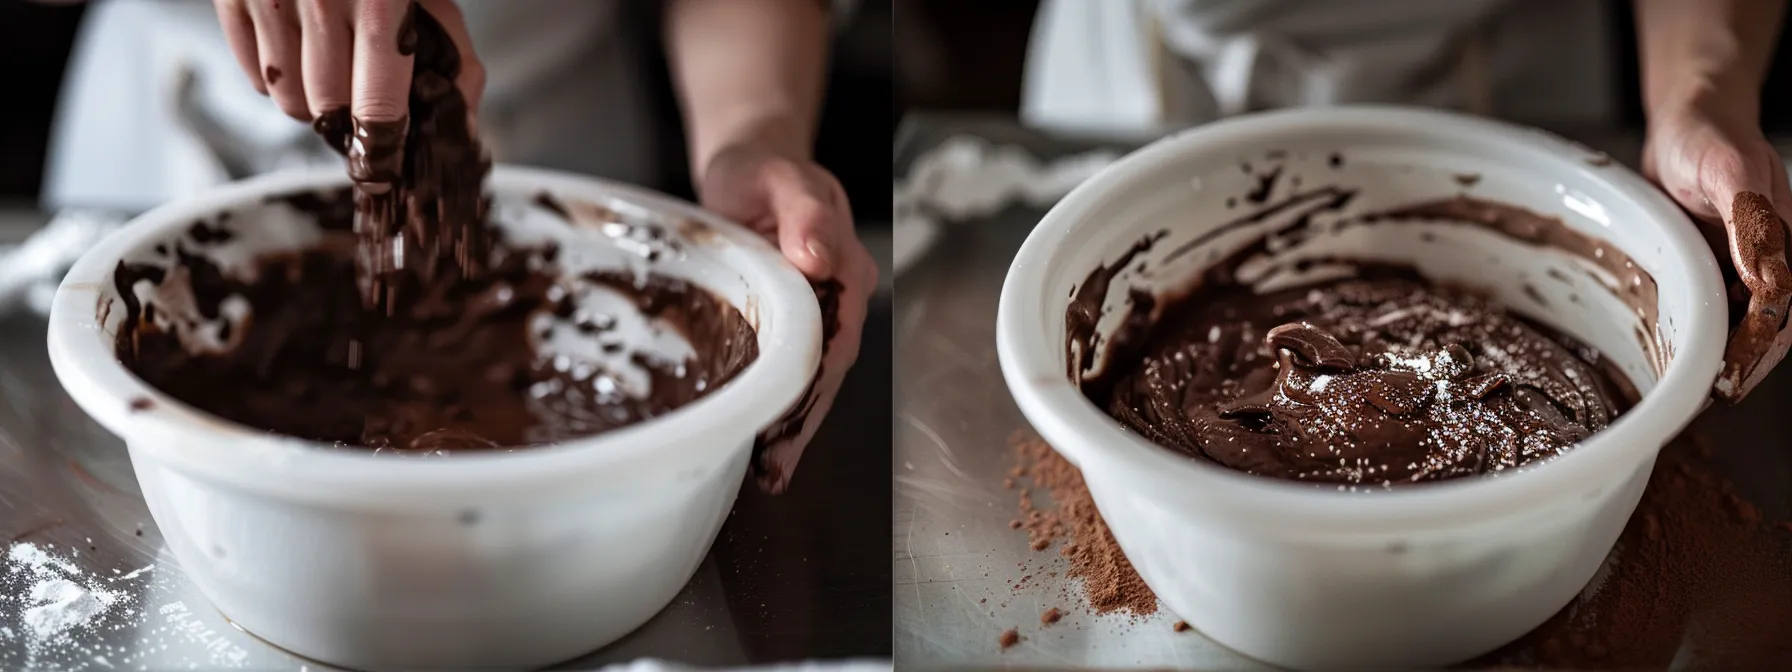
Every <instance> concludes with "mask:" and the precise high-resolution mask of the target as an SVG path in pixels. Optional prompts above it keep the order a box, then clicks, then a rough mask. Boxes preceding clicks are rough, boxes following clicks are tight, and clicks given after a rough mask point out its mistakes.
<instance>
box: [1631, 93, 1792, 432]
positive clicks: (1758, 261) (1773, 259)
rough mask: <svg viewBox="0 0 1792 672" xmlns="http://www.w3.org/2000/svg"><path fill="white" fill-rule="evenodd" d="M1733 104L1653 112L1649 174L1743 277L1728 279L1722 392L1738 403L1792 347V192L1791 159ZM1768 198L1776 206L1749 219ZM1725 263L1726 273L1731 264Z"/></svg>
mask: <svg viewBox="0 0 1792 672" xmlns="http://www.w3.org/2000/svg"><path fill="white" fill-rule="evenodd" d="M1732 107H1733V108H1734V109H1729V108H1726V107H1725V106H1723V105H1719V104H1716V103H1710V102H1694V103H1690V104H1684V105H1671V106H1667V109H1666V110H1665V111H1661V112H1658V113H1656V114H1652V115H1650V121H1649V131H1648V138H1647V141H1646V142H1645V144H1644V149H1643V172H1644V174H1645V175H1647V176H1648V177H1649V178H1650V179H1652V180H1655V181H1656V182H1658V183H1660V184H1661V186H1662V188H1663V189H1666V190H1667V192H1668V194H1670V195H1671V196H1673V198H1674V200H1675V201H1678V202H1679V203H1680V206H1681V207H1683V208H1685V209H1686V211H1687V212H1689V213H1691V214H1692V215H1693V216H1694V217H1696V218H1698V219H1699V220H1700V221H1701V224H1702V225H1703V228H1705V229H1706V233H1707V236H1706V237H1707V239H1711V240H1712V242H1713V243H1714V244H1713V251H1714V252H1716V253H1717V254H1718V260H1719V261H1720V262H1722V261H1723V260H1725V259H1728V260H1729V261H1730V262H1731V263H1732V264H1733V265H1734V269H1733V270H1734V272H1735V276H1734V277H1733V278H1731V279H1732V280H1736V281H1739V282H1735V283H1732V286H1731V295H1730V298H1731V307H1730V310H1731V316H1730V324H1731V325H1732V331H1731V338H1730V343H1729V346H1728V348H1727V349H1726V350H1725V353H1724V368H1723V370H1722V372H1721V373H1720V374H1719V377H1718V381H1717V393H1718V396H1719V397H1720V398H1722V399H1724V400H1725V401H1730V402H1735V401H1740V400H1741V399H1742V398H1743V397H1744V396H1746V395H1747V394H1748V392H1749V391H1750V390H1752V389H1754V386H1755V385H1757V384H1759V383H1760V382H1761V379H1762V378H1765V377H1766V376H1767V374H1768V372H1770V371H1772V370H1773V367H1774V366H1775V365H1777V364H1779V362H1780V360H1781V359H1783V358H1784V357H1785V356H1786V351H1787V348H1788V347H1789V346H1792V329H1788V328H1787V322H1786V314H1787V308H1788V303H1789V302H1792V269H1788V267H1787V259H1786V254H1785V237H1786V231H1785V222H1784V215H1786V214H1788V213H1792V189H1788V187H1787V182H1786V165H1785V162H1784V161H1783V160H1781V158H1780V156H1779V153H1778V152H1776V151H1774V149H1773V147H1772V146H1771V145H1769V144H1768V143H1767V139H1766V138H1765V137H1764V136H1763V135H1762V134H1761V127H1760V124H1759V122H1758V120H1757V119H1756V116H1755V112H1754V111H1753V109H1752V108H1744V107H1741V106H1732ZM1751 203H1752V204H1754V206H1755V207H1754V208H1751V207H1750V204H1751ZM1762 205H1767V206H1770V207H1771V210H1772V212H1771V213H1760V214H1758V215H1757V216H1754V217H1751V216H1750V214H1751V212H1753V211H1756V210H1759V209H1760V206H1762ZM1761 215H1768V216H1761ZM1720 227H1721V228H1720ZM1724 241H1727V245H1726V244H1724ZM1725 270H1726V276H1728V275H1729V273H1728V271H1730V270H1732V269H1729V268H1726V269H1725Z"/></svg>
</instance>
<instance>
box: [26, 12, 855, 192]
mask: <svg viewBox="0 0 1792 672" xmlns="http://www.w3.org/2000/svg"><path fill="white" fill-rule="evenodd" d="M459 4H460V7H461V9H462V12H463V13H464V14H465V16H466V19H467V27H468V30H469V31H470V33H471V34H472V39H473V45H474V49H475V50H477V51H478V53H479V57H480V59H481V61H482V62H483V63H484V64H485V67H486V73H487V74H486V92H485V97H484V99H483V102H482V106H481V109H480V126H481V129H480V131H481V133H482V134H483V136H482V137H483V139H484V140H485V142H486V144H487V145H488V147H489V148H490V149H491V150H492V156H493V158H494V159H495V160H496V161H499V162H503V163H520V164H527V165H535V166H544V167H549V168H558V169H561V170H569V171H573V172H579V173H587V174H592V175H598V176H602V177H607V178H611V179H616V180H622V181H627V182H637V183H640V182H647V181H649V180H651V179H653V178H655V177H657V176H658V175H660V169H661V167H662V166H661V164H660V163H659V160H660V157H663V156H665V155H666V152H667V151H679V150H678V149H677V148H670V149H668V148H661V147H656V146H655V145H654V139H655V138H656V137H658V134H657V132H658V130H659V129H658V127H656V126H655V124H656V123H673V122H674V120H672V119H655V118H653V115H652V114H651V112H650V109H649V108H648V101H647V97H646V96H645V95H644V93H645V90H646V85H647V81H648V79H647V74H646V73H644V72H643V70H642V68H641V67H639V64H637V63H633V62H631V60H630V59H631V54H633V53H635V52H634V50H633V49H632V46H634V45H631V44H630V43H629V42H628V40H629V38H630V37H631V36H629V35H627V34H625V33H623V31H621V30H619V28H620V26H619V25H618V24H619V18H620V17H619V14H620V11H621V7H622V2H621V0H459ZM854 4H855V3H854V2H852V1H851V0H834V2H833V5H834V9H835V12H834V15H835V22H836V23H835V25H840V22H841V21H842V20H844V17H846V16H848V15H849V14H850V12H851V10H852V7H853V5H854ZM293 76H297V73H296V72H295V73H294V75H293ZM187 82H190V86H187V87H183V83H187ZM322 162H330V163H338V164H339V162H340V158H337V157H335V156H334V155H332V154H330V153H329V152H328V151H327V150H325V149H324V147H323V143H322V142H320V141H319V140H317V138H316V137H315V135H314V134H313V133H311V131H310V129H309V128H308V127H306V125H304V124H300V123H297V122H294V121H293V120H292V119H290V118H288V117H286V116H285V115H284V114H282V113H281V112H280V110H279V108H277V107H276V106H275V105H274V103H273V101H272V100H270V99H268V98H266V97H264V96H262V95H261V94H258V93H256V92H255V90H254V88H252V87H251V85H250V83H249V82H248V81H247V78H246V77H245V76H244V74H243V73H242V71H241V69H240V68H239V67H238V66H237V63H236V60H235V58H234V57H233V56H232V55H231V54H230V50H229V47H228V45H227V44H226V42H225V39H224V34H223V31H222V30H221V29H219V27H218V21H217V15H216V13H215V12H214V10H213V9H212V3H211V2H210V1H209V0H94V2H93V4H92V6H91V7H90V9H89V13H88V17H87V19H86V20H85V23H84V25H83V26H82V28H81V33H80V36H79V37H78V38H77V41H76V44H75V55H74V57H73V58H72V59H71V61H70V64H69V74H68V78H67V80H66V83H65V84H64V87H63V92H62V98H61V100H60V102H59V105H58V106H57V118H56V122H55V126H54V128H53V130H52V134H51V141H50V160H49V164H48V166H47V168H46V174H45V180H44V182H45V186H44V191H43V194H42V198H43V202H44V205H45V206H46V207H48V208H52V209H61V208H65V207H85V208H106V209H112V210H117V211H122V212H139V211H142V210H145V209H147V208H150V207H154V206H155V205H158V204H160V203H163V202H165V201H168V200H171V199H175V198H180V197H183V196H188V195H192V194H195V193H200V192H203V191H204V190H206V189H208V188H210V187H212V186H215V185H217V184H220V183H222V182H225V181H228V180H229V179H232V178H233V177H241V176H243V175H244V174H253V173H260V172H265V171H268V170H273V169H277V168H282V167H288V166H292V165H303V164H312V163H322Z"/></svg>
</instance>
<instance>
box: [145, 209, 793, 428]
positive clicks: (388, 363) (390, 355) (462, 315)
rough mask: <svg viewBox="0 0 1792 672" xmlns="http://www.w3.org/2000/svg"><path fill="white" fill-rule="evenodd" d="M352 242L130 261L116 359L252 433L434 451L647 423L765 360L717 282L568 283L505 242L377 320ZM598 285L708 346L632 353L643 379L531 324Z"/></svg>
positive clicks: (530, 252) (602, 275)
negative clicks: (239, 260) (243, 262)
mask: <svg viewBox="0 0 1792 672" xmlns="http://www.w3.org/2000/svg"><path fill="white" fill-rule="evenodd" d="M289 200H298V201H301V202H303V201H307V200H310V201H315V204H316V205H318V206H320V208H322V210H321V211H320V212H318V213H314V214H319V215H320V216H324V217H327V216H328V215H329V214H330V213H331V211H332V209H333V208H335V207H336V206H335V203H336V202H337V201H338V199H330V198H324V197H322V196H315V195H308V196H306V197H300V198H297V199H289ZM353 247H354V241H353V239H352V237H350V236H348V235H347V234H342V233H335V234H327V235H326V237H325V240H324V242H323V243H321V244H320V245H318V246H317V247H314V248H311V249H306V250H302V251H298V252H292V253H283V254H276V255H271V256H267V257H264V258H260V259H258V260H256V261H255V272H254V273H253V274H252V275H250V276H245V277H235V276H233V275H231V274H226V273H225V272H224V271H223V270H222V269H221V268H219V267H218V266H217V265H215V264H214V263H213V262H211V261H210V260H209V259H207V258H206V257H204V256H203V255H198V254H193V253H190V252H189V251H188V250H186V249H185V248H184V247H182V246H180V245H176V246H175V254H176V258H177V259H176V260H175V261H173V262H171V263H169V264H168V265H167V266H158V265H154V264H131V263H121V264H120V265H119V266H118V269H117V270H116V272H115V273H114V282H115V284H116V287H117V291H118V294H119V296H120V298H121V299H122V300H123V302H124V304H125V308H126V318H125V320H124V322H123V324H122V325H121V326H120V328H119V330H118V332H117V334H118V335H117V341H116V350H117V353H118V357H119V359H120V361H121V362H123V363H124V365H125V366H126V367H127V368H129V369H130V370H131V371H132V372H134V373H135V374H137V375H138V376H139V377H141V378H142V379H143V380H144V381H145V382H146V383H148V384H150V385H151V386H153V387H155V388H157V389H159V390H160V391H162V392H164V393H166V394H168V395H169V396H171V397H173V398H175V399H178V400H180V401H182V402H184V403H187V404H189V405H192V406H194V407H196V408H198V409H200V410H203V411H206V412H209V413H212V414H214V415H217V416H219V417H221V418H224V419H226V420H230V421H233V422H236V423H240V424H242V425H245V426H248V427H253V428H256V429H261V430H267V431H270V432H273V433H276V434H281V435H287V436H293V437H298V438H303V439H309V440H314V441H321V442H328V443H334V444H337V445H340V446H349V447H361V448H370V449H375V450H380V449H387V450H391V451H394V452H399V453H425V454H428V453H440V452H448V453H452V452H458V451H463V450H485V449H497V448H512V447H519V446H529V445H537V444H545V443H553V442H558V441H563V440H567V439H573V438H578V437H584V436H590V435H594V434H600V433H602V432H605V431H609V430H611V429H615V428H618V427H622V426H625V425H629V424H633V423H636V422H641V421H643V420H646V419H649V418H652V417H656V416H659V415H663V414H665V413H667V412H670V411H671V410H673V409H675V408H678V407H680V406H682V405H684V404H687V403H689V402H691V401H693V400H695V399H697V398H700V397H702V396H703V395H705V394H707V393H708V392H710V391H712V390H714V389H715V388H717V387H719V386H721V385H722V384H724V383H726V382H727V381H728V380H730V379H732V377H733V376H734V375H736V374H738V373H739V372H740V371H741V370H742V369H744V368H745V367H746V366H747V365H748V364H750V363H751V362H752V361H753V360H754V359H755V358H756V357H757V354H758V344H757V339H756V338H755V336H754V331H753V329H752V327H751V326H750V325H748V324H747V323H746V320H745V319H744V318H743V317H742V316H741V315H740V313H739V312H738V311H736V310H735V309H734V308H733V307H732V306H730V305H728V304H727V303H725V302H723V301H722V300H721V299H718V298H716V297H715V296H713V295H711V294H709V293H708V292H707V291H705V290H703V289H702V288H699V287H696V286H693V285H691V284H689V283H687V282H685V281H683V280H680V279H677V278H673V277H670V276H665V275H661V274H658V273H652V272H649V273H646V274H644V275H642V276H640V277H636V276H633V275H628V274H625V273H620V272H618V273H606V272H595V273H591V274H588V275H587V276H586V277H585V278H583V280H585V281H586V282H585V283H567V282H566V281H564V280H559V279H558V275H557V272H558V271H557V270H556V269H554V268H553V267H552V265H551V264H549V263H548V262H546V261H545V260H544V259H543V249H542V248H528V249H509V248H505V247H503V246H500V247H498V248H496V249H495V250H494V252H495V256H494V263H493V264H492V265H491V266H490V268H489V269H488V272H487V273H485V274H484V275H482V276H481V277H479V278H451V277H447V276H441V277H438V278H436V279H435V280H434V281H433V282H432V283H431V284H428V285H419V286H417V290H418V291H417V293H416V294H415V295H414V297H413V300H412V301H408V302H406V303H405V304H403V305H402V306H399V307H396V310H395V311H394V312H393V313H392V314H390V315H380V314H371V313H368V312H366V311H365V310H364V308H363V304H362V303H361V294H360V292H359V286H358V284H357V281H356V277H355V273H354V271H355V255H354V253H353V251H352V250H353ZM145 284H149V285H152V286H151V287H147V288H146V287H144V285H145ZM599 288H604V289H607V290H609V291H614V292H617V293H619V294H620V295H622V296H624V297H626V298H628V299H629V300H631V301H632V302H633V303H634V305H635V306H636V307H637V308H638V309H639V310H640V311H641V312H642V313H643V314H644V315H646V316H648V317H651V318H657V319H658V320H659V321H660V322H661V323H663V324H665V325H668V326H669V327H670V328H672V329H673V330H675V331H676V332H678V333H679V334H680V335H682V336H683V337H684V338H685V340H686V341H688V342H689V344H690V345H691V347H692V349H693V350H694V351H695V354H694V355H693V356H692V357H691V358H689V359H687V360H685V361H665V360H662V359H659V358H656V357H654V356H652V355H650V354H648V353H645V352H635V353H633V354H631V355H630V356H629V357H628V360H627V361H628V364H631V365H633V366H634V367H637V368H639V369H641V370H642V371H644V372H645V373H646V377H647V379H648V382H649V385H648V387H647V389H644V390H643V389H637V388H638V386H631V385H629V384H628V383H627V381H626V377H625V376H623V375H622V373H621V371H620V370H619V369H618V370H611V369H608V368H606V367H607V366H608V367H613V366H620V365H621V363H620V362H618V361H614V360H596V359H589V360H588V359H584V358H579V359H575V358H574V357H572V356H569V355H567V354H560V353H556V352H553V351H551V350H549V349H547V346H546V344H544V343H540V342H537V341H536V340H534V339H533V338H532V336H533V333H532V331H531V328H530V327H531V322H532V321H535V320H538V319H555V318H551V317H550V316H553V315H555V314H556V313H555V309H556V308H557V307H558V306H559V305H561V304H563V303H567V302H569V299H568V297H569V296H571V295H572V293H574V292H585V291H602V290H600V289H599ZM139 293H142V295H143V296H147V297H152V298H151V299H150V301H151V302H152V303H148V304H143V303H141V302H139V301H138V299H137V297H138V296H139ZM158 307H159V309H158ZM229 324H235V325H236V326H235V328H234V329H229V330H225V329H223V328H221V326H222V325H229Z"/></svg>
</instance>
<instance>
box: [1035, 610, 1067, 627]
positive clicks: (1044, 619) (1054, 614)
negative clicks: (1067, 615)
mask: <svg viewBox="0 0 1792 672" xmlns="http://www.w3.org/2000/svg"><path fill="white" fill-rule="evenodd" d="M1061 618H1064V612H1062V611H1058V608H1057V607H1052V608H1050V609H1047V610H1045V613H1043V614H1040V615H1039V624H1040V625H1051V624H1053V623H1057V622H1058V619H1061Z"/></svg>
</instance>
